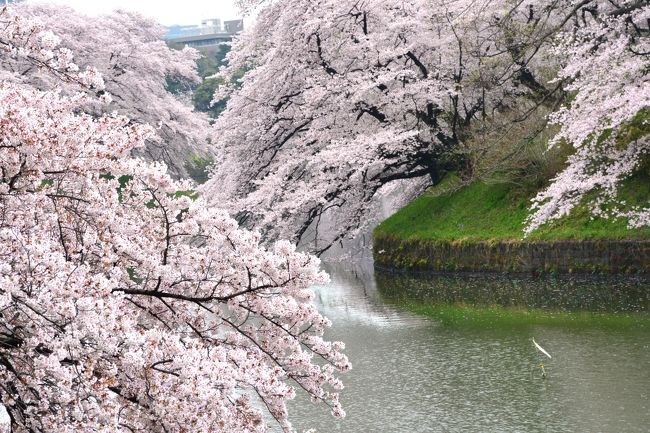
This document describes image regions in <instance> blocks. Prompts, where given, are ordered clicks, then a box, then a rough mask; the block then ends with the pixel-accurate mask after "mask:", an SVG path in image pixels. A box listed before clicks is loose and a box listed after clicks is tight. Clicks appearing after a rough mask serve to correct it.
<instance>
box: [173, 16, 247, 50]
mask: <svg viewBox="0 0 650 433" xmlns="http://www.w3.org/2000/svg"><path fill="white" fill-rule="evenodd" d="M242 30H244V21H243V20H231V21H225V22H224V23H223V25H222V23H221V20H220V19H218V18H213V19H207V20H203V21H201V25H200V26H171V27H168V32H167V35H165V40H166V41H167V43H168V44H169V45H170V46H171V47H173V48H183V47H185V46H189V47H193V48H196V49H197V50H199V51H202V52H204V53H206V54H210V53H213V52H214V51H216V50H218V49H219V46H220V45H221V44H222V43H224V42H230V41H231V40H232V38H233V36H234V35H236V34H237V33H239V32H241V31H242Z"/></svg>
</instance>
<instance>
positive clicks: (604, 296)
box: [290, 264, 650, 433]
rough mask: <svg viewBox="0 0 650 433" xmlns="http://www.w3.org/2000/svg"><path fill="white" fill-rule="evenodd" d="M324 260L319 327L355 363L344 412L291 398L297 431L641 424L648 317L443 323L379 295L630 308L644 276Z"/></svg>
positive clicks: (635, 307)
mask: <svg viewBox="0 0 650 433" xmlns="http://www.w3.org/2000/svg"><path fill="white" fill-rule="evenodd" d="M328 270H329V271H330V273H331V275H332V282H331V283H330V284H329V285H327V286H326V287H318V288H316V291H317V303H318V305H319V308H320V309H321V310H322V311H323V313H324V314H326V315H327V316H328V317H329V318H331V319H332V321H333V322H334V326H333V328H332V329H331V331H330V332H329V334H328V337H329V338H330V339H340V340H343V341H345V342H346V345H347V349H346V353H347V354H348V356H349V357H350V360H351V361H352V363H353V370H352V371H351V372H350V373H348V374H346V375H345V377H344V381H345V384H346V389H345V390H344V391H343V393H342V401H343V403H344V406H345V409H346V411H347V413H348V416H347V417H346V418H345V419H344V420H335V419H334V418H332V417H331V416H329V414H328V412H327V411H326V410H325V409H324V408H322V407H320V406H314V405H312V404H311V403H309V402H308V401H307V399H305V398H303V397H301V398H298V399H297V401H296V402H294V403H292V405H291V406H290V411H291V414H292V418H293V419H294V424H295V426H296V427H297V428H298V430H302V429H306V428H309V427H314V428H315V429H316V431H317V432H319V433H330V432H342V433H343V432H345V433H374V432H377V433H418V432H515V431H517V432H647V431H648V428H649V426H650V332H649V331H648V330H647V327H639V328H637V327H634V326H632V327H628V328H624V329H621V328H614V329H609V328H601V327H578V328H576V327H572V328H564V327H561V326H560V327H558V326H516V327H511V328H504V327H503V326H495V327H491V326H489V324H488V325H487V326H482V327H479V328H477V327H470V328H468V327H454V326H442V325H441V324H440V323H439V322H437V321H436V320H433V319H429V318H426V317H420V316H417V315H414V314H412V313H409V312H408V311H407V310H406V309H404V308H403V306H401V305H400V304H399V302H398V303H397V304H393V303H390V304H388V303H386V302H384V301H383V299H386V298H391V300H392V301H394V300H395V296H394V295H395V293H396V291H397V292H399V293H404V291H405V290H407V291H408V290H411V292H410V294H409V296H415V295H417V294H418V293H419V295H420V296H424V298H426V299H428V300H427V302H450V301H453V302H457V301H462V302H464V303H469V302H472V303H477V302H480V303H486V304H495V303H502V304H503V305H518V306H522V305H523V306H529V307H534V308H548V309H555V308H558V309H563V310H569V311H574V310H582V309H584V308H594V309H597V310H598V311H633V312H636V313H639V314H641V315H642V316H640V317H644V316H643V315H645V314H647V310H648V284H647V283H644V282H643V281H632V282H631V283H629V284H625V283H624V282H623V281H622V280H620V281H618V282H617V281H613V282H608V283H602V282H601V283H598V282H596V283H594V282H593V281H591V282H583V283H584V284H580V283H578V282H575V281H574V280H571V281H569V280H564V281H561V280H555V282H551V283H550V284H547V285H544V284H538V285H536V283H534V282H531V281H530V280H525V279H522V280H521V281H517V280H515V279H513V278H512V277H499V278H498V277H496V276H495V277H490V278H487V277H485V276H475V277H468V276H466V277H458V278H450V277H445V276H430V277H428V278H425V279H409V278H400V277H397V276H390V275H381V274H378V275H377V277H376V278H375V275H374V273H373V270H372V266H371V264H370V265H366V266H361V267H357V268H356V269H347V270H346V269H342V268H341V267H340V266H338V267H332V268H330V269H328ZM488 280H489V281H488ZM378 285H379V290H378ZM427 286H428V288H427ZM587 287H589V288H588V289H587ZM434 289H435V290H434ZM527 291H528V292H527ZM568 292H572V293H574V294H579V296H569V295H568V294H567V293H568ZM527 293H533V294H534V295H532V296H531V295H528V294H527ZM585 293H586V294H585ZM474 294H475V295H474ZM561 299H564V300H565V301H560V300H561ZM640 320H642V319H640ZM643 320H644V319H643ZM532 337H535V339H536V341H538V342H539V343H540V344H541V345H542V346H543V347H544V348H546V349H547V350H548V351H549V352H550V353H551V354H552V355H553V359H552V360H548V359H546V360H545V359H542V357H543V355H541V354H540V353H539V352H536V351H535V349H534V347H533V345H532V343H531V338H532ZM542 361H544V363H545V368H546V371H547V372H548V378H547V379H545V380H544V379H542V378H541V376H540V370H539V369H538V367H537V366H538V364H539V363H540V362H542Z"/></svg>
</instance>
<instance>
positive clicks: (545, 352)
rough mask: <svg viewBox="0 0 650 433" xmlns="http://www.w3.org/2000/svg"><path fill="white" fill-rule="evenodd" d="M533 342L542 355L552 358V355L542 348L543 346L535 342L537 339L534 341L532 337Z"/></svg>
mask: <svg viewBox="0 0 650 433" xmlns="http://www.w3.org/2000/svg"><path fill="white" fill-rule="evenodd" d="M533 344H534V345H535V347H536V348H537V350H539V351H540V352H542V353H543V354H544V355H546V356H548V357H549V358H551V359H552V358H553V357H552V356H551V355H550V354H549V353H548V352H547V351H546V350H544V348H543V347H542V346H540V345H539V344H537V341H535V339H534V338H533Z"/></svg>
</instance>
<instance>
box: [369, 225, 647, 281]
mask: <svg viewBox="0 0 650 433" xmlns="http://www.w3.org/2000/svg"><path fill="white" fill-rule="evenodd" d="M373 257H374V260H375V263H376V264H377V265H378V266H380V267H382V268H386V269H393V270H403V271H404V270H409V271H411V270H414V271H447V272H450V271H452V272H455V271H463V272H486V271H487V272H513V273H544V272H547V273H604V274H650V240H578V241H572V240H560V241H498V242H489V241H439V240H419V239H400V238H397V237H392V236H386V235H377V234H375V236H374V239H373Z"/></svg>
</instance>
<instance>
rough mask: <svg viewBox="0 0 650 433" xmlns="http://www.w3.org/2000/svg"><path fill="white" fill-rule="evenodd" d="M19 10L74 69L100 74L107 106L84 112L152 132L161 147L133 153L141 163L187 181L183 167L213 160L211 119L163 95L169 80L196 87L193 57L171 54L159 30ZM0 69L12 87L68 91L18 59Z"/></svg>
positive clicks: (57, 11) (42, 7)
mask: <svg viewBox="0 0 650 433" xmlns="http://www.w3.org/2000/svg"><path fill="white" fill-rule="evenodd" d="M16 8H17V10H18V11H19V12H20V14H21V15H23V16H25V17H30V18H32V19H35V20H38V21H39V22H40V23H42V25H43V26H45V27H46V28H48V29H50V30H51V31H52V32H53V33H54V34H55V35H56V37H57V38H58V39H60V41H59V44H60V46H61V47H62V48H66V49H69V50H70V52H71V53H74V56H75V58H74V61H75V62H76V63H77V64H79V65H92V66H93V67H95V68H96V69H97V70H98V71H99V72H100V73H101V74H102V76H103V77H104V82H105V86H106V92H107V93H108V94H110V95H111V97H112V101H111V103H110V104H102V105H97V104H90V106H88V107H85V110H86V111H87V112H89V113H90V114H93V115H99V114H102V113H111V112H113V111H118V112H119V113H120V114H123V115H126V116H128V117H129V118H130V119H133V120H134V121H137V122H140V123H147V124H150V125H152V126H154V127H156V136H157V137H158V138H160V140H148V141H147V145H146V146H145V147H143V148H141V149H138V150H137V152H138V153H139V154H140V155H143V156H145V157H146V158H147V159H148V160H152V161H164V162H165V163H166V164H167V166H168V167H169V169H170V172H171V173H172V174H173V175H174V176H183V177H187V173H186V170H185V168H184V165H185V163H186V162H187V161H190V160H191V159H192V158H193V157H195V156H201V157H210V156H211V155H212V153H213V150H212V146H211V145H210V144H209V141H208V138H209V137H210V135H211V132H210V128H209V119H208V117H207V116H206V115H205V114H204V113H199V112H196V111H194V110H193V108H192V105H191V102H190V101H189V100H188V101H184V100H182V99H181V98H178V97H176V96H174V95H173V94H172V93H170V92H168V91H167V89H166V83H167V79H168V78H173V79H175V80H179V81H187V82H197V83H198V82H199V80H200V77H199V76H198V74H197V71H196V60H197V59H198V58H199V53H198V52H197V51H196V50H194V49H191V48H186V49H183V50H173V49H171V48H169V47H168V46H167V44H166V43H165V42H164V41H163V35H164V33H165V29H164V27H162V26H161V25H160V24H158V23H156V22H155V21H153V20H151V19H148V18H146V17H143V16H142V15H140V14H138V13H131V12H125V11H116V12H114V13H111V14H108V15H102V16H96V17H92V16H86V15H83V14H81V13H79V12H77V11H75V10H74V9H72V8H69V7H66V6H61V5H52V4H46V3H43V4H38V3H37V4H31V3H25V4H20V5H17V6H16ZM1 67H2V69H4V70H6V71H12V72H14V74H15V76H16V77H17V78H16V79H18V80H22V81H23V82H28V83H29V84H32V85H36V86H38V87H39V88H40V89H43V90H49V89H53V88H55V87H57V88H61V87H65V86H62V85H61V83H60V82H59V81H57V80H56V79H55V78H53V77H52V76H51V75H50V74H47V73H40V72H39V71H38V70H34V68H33V65H31V64H30V63H28V62H27V63H26V62H25V61H24V60H22V59H3V64H2V65H1ZM66 90H67V91H72V92H74V91H75V89H74V88H71V89H66Z"/></svg>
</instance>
